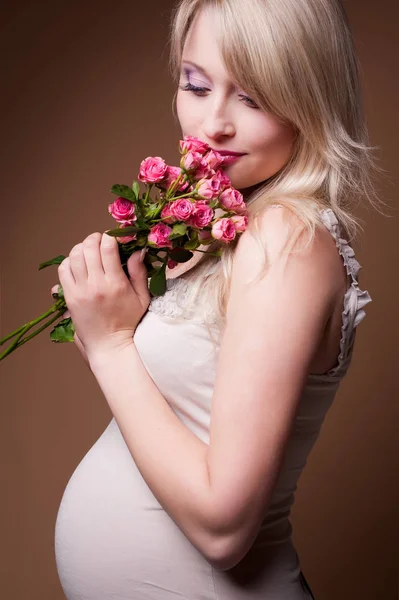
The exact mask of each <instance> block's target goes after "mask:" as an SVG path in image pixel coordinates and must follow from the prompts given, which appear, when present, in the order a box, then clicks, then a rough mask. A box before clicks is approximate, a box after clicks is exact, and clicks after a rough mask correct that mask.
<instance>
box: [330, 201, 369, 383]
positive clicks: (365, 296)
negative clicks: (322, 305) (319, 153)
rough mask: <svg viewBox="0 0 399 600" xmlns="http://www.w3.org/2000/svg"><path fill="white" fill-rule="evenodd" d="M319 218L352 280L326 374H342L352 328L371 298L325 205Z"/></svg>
mask: <svg viewBox="0 0 399 600" xmlns="http://www.w3.org/2000/svg"><path fill="white" fill-rule="evenodd" d="M320 217H321V219H322V221H323V223H324V225H325V226H326V227H327V229H328V230H329V231H330V233H331V235H332V236H333V238H334V240H335V244H336V246H337V248H338V252H339V253H340V255H341V256H342V259H343V262H344V265H345V267H346V271H347V273H348V275H349V276H350V277H351V279H352V283H351V285H350V286H349V288H348V290H347V291H346V294H345V296H344V308H343V312H342V327H341V340H340V354H339V357H338V364H337V366H336V367H334V368H333V369H330V371H328V373H327V375H337V374H338V372H341V371H342V374H345V372H346V371H347V369H348V367H349V364H350V361H351V358H352V350H353V344H354V341H355V333H356V332H355V329H356V327H357V326H358V325H359V323H360V322H361V321H362V320H363V319H364V317H365V316H366V312H365V310H364V307H365V306H366V304H368V303H369V302H372V298H371V296H370V294H369V293H368V291H367V290H361V289H360V288H359V283H358V275H359V271H360V269H361V268H362V267H361V265H360V264H359V263H358V261H357V260H356V258H355V253H354V250H353V248H351V246H350V245H349V243H348V241H347V240H346V239H345V238H343V237H342V233H341V227H340V225H339V222H338V219H337V217H336V215H335V213H334V212H333V211H332V210H331V208H326V209H323V210H322V211H320Z"/></svg>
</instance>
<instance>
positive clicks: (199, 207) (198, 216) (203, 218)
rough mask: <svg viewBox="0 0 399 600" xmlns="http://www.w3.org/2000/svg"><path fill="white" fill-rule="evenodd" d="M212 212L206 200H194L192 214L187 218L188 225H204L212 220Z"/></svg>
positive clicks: (200, 226)
mask: <svg viewBox="0 0 399 600" xmlns="http://www.w3.org/2000/svg"><path fill="white" fill-rule="evenodd" d="M213 217H214V212H213V210H212V208H211V207H210V206H208V205H207V203H206V202H196V203H195V205H194V210H193V214H192V215H191V217H190V218H189V220H188V225H191V226H192V227H198V228H199V229H202V227H206V226H207V225H209V223H210V222H211V221H212V219H213Z"/></svg>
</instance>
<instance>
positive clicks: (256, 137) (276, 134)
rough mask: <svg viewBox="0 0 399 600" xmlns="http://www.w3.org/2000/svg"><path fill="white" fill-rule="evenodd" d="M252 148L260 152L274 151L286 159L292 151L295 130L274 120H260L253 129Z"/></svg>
mask: <svg viewBox="0 0 399 600" xmlns="http://www.w3.org/2000/svg"><path fill="white" fill-rule="evenodd" d="M250 135H251V138H252V146H253V148H254V149H256V150H257V151H258V152H261V153H263V152H265V153H268V152H270V151H273V152H274V153H278V154H280V155H281V157H282V158H284V156H285V155H287V154H288V155H289V154H290V152H291V151H292V146H293V141H294V130H293V128H292V127H291V126H288V125H285V124H283V123H281V122H280V121H277V120H276V119H273V118H267V119H263V118H262V119H259V121H258V122H257V123H256V124H255V123H254V126H253V127H252V128H251V133H250Z"/></svg>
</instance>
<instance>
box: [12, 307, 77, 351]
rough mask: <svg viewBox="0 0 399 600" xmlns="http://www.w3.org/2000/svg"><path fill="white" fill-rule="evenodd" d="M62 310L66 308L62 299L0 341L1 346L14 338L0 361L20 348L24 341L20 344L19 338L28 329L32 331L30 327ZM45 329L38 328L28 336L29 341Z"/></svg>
mask: <svg viewBox="0 0 399 600" xmlns="http://www.w3.org/2000/svg"><path fill="white" fill-rule="evenodd" d="M64 308H66V304H65V300H64V298H60V299H59V300H58V301H57V302H56V303H55V304H53V305H52V306H51V307H50V308H49V309H48V310H47V311H46V312H45V313H43V314H42V315H40V316H39V317H37V318H36V319H33V321H29V322H28V323H25V325H22V327H19V328H18V329H16V330H15V331H14V332H13V333H12V334H9V335H7V336H6V337H5V338H3V339H1V340H0V345H2V344H3V343H4V342H5V341H7V340H9V339H11V338H12V337H15V336H16V337H15V339H14V340H13V341H12V342H11V344H10V345H9V346H8V348H6V349H5V350H4V352H2V353H1V354H0V360H3V358H5V357H6V356H8V355H9V354H11V352H13V351H14V350H15V349H16V348H17V347H19V346H21V345H22V343H24V341H22V342H21V338H22V337H23V336H24V335H25V333H26V332H27V331H29V329H32V327H34V326H35V325H37V324H38V323H40V322H41V321H43V320H44V319H46V318H47V317H49V316H50V315H52V314H53V313H55V312H58V311H61V310H62V311H63V312H65V311H64ZM61 314H62V313H61ZM58 316H59V315H58ZM48 324H49V323H46V325H45V327H47V325H48ZM45 327H42V328H39V330H37V331H35V332H34V334H32V335H31V336H29V339H30V338H31V337H34V335H37V333H39V331H42V329H44V328H45Z"/></svg>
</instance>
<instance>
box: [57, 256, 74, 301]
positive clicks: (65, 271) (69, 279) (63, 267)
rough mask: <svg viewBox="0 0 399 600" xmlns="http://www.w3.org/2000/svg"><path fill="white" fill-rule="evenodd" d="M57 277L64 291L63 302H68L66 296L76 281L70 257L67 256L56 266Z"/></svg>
mask: <svg viewBox="0 0 399 600" xmlns="http://www.w3.org/2000/svg"><path fill="white" fill-rule="evenodd" d="M58 279H59V280H60V283H61V285H62V289H63V291H64V298H65V302H66V303H67V304H68V300H67V297H68V296H69V293H70V292H71V291H72V290H73V288H74V287H75V286H76V281H75V278H74V276H73V273H72V269H71V265H70V258H69V256H67V257H66V258H64V260H63V261H62V263H61V264H60V265H59V267H58Z"/></svg>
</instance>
